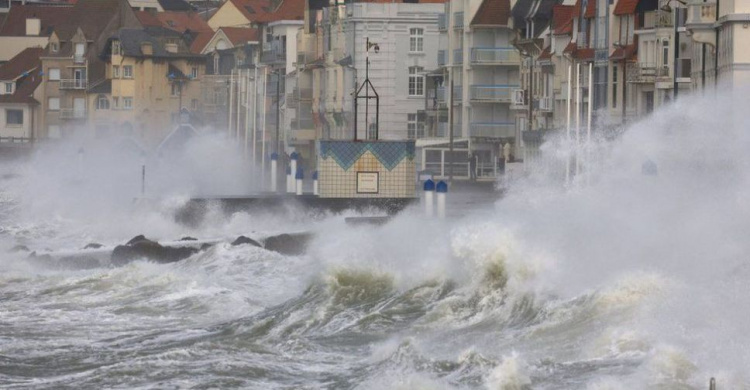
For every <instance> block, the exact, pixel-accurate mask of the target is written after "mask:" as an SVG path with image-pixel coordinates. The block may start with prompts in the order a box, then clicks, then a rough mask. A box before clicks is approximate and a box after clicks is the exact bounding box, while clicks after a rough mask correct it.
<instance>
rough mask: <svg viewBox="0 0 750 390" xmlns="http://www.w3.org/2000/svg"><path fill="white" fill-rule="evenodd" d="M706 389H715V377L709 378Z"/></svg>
mask: <svg viewBox="0 0 750 390" xmlns="http://www.w3.org/2000/svg"><path fill="white" fill-rule="evenodd" d="M708 390H716V379H714V378H711V380H710V381H709V382H708Z"/></svg>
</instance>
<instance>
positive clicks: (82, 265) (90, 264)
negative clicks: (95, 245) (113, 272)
mask: <svg viewBox="0 0 750 390" xmlns="http://www.w3.org/2000/svg"><path fill="white" fill-rule="evenodd" d="M57 264H58V266H59V268H61V269H74V270H78V269H93V268H99V267H101V266H102V264H101V263H100V262H99V260H98V259H97V258H96V257H90V256H84V257H76V256H68V257H63V258H61V259H60V260H59V261H58V262H57Z"/></svg>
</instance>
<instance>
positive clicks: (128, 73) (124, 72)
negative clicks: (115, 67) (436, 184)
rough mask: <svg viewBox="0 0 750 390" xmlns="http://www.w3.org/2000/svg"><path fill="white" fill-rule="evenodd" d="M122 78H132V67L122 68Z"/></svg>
mask: <svg viewBox="0 0 750 390" xmlns="http://www.w3.org/2000/svg"><path fill="white" fill-rule="evenodd" d="M122 77H124V78H126V79H132V78H133V66H132V65H125V66H123V67H122Z"/></svg>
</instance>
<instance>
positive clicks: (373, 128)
mask: <svg viewBox="0 0 750 390" xmlns="http://www.w3.org/2000/svg"><path fill="white" fill-rule="evenodd" d="M377 130H378V126H377V125H376V124H375V123H370V124H369V125H368V126H367V139H375V135H376V133H377Z"/></svg>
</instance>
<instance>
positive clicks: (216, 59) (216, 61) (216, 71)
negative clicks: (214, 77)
mask: <svg viewBox="0 0 750 390" xmlns="http://www.w3.org/2000/svg"><path fill="white" fill-rule="evenodd" d="M214 74H221V73H220V72H219V54H214Z"/></svg>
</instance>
